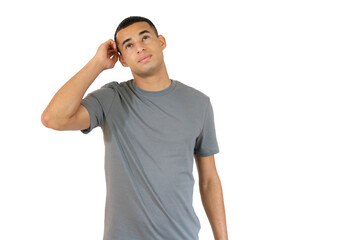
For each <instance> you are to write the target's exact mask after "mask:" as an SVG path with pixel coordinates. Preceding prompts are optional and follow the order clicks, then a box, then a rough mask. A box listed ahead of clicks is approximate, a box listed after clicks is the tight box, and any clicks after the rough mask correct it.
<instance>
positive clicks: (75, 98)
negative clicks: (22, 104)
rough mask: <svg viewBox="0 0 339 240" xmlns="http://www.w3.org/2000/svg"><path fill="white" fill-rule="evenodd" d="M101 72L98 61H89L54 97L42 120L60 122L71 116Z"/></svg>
mask: <svg viewBox="0 0 339 240" xmlns="http://www.w3.org/2000/svg"><path fill="white" fill-rule="evenodd" d="M101 71H102V67H101V65H100V63H99V61H96V60H95V59H94V58H93V59H91V60H90V61H89V62H88V63H87V64H86V65H85V66H84V67H83V68H82V69H81V70H80V71H79V72H78V73H77V74H75V75H74V76H73V77H72V78H71V79H70V80H69V81H67V82H66V83H65V84H64V85H63V86H62V87H61V88H60V90H59V91H58V92H57V93H56V94H55V95H54V97H53V98H52V100H51V102H50V103H49V104H48V106H47V108H46V109H45V111H44V112H43V116H44V118H47V119H46V120H47V121H49V122H51V121H56V122H57V121H59V122H60V121H62V120H64V119H68V118H70V117H71V116H73V114H75V113H76V111H77V110H78V109H79V107H80V103H81V100H82V98H83V96H84V94H85V93H86V91H87V89H88V88H89V86H90V85H91V84H92V83H93V81H94V80H95V79H96V78H97V76H98V75H99V74H100V73H101ZM52 124H53V123H52Z"/></svg>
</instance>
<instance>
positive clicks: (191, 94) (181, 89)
mask: <svg viewBox="0 0 339 240" xmlns="http://www.w3.org/2000/svg"><path fill="white" fill-rule="evenodd" d="M176 84H177V91H178V93H179V94H180V95H184V96H186V97H188V98H190V99H192V100H195V101H202V102H205V103H207V102H209V101H210V98H209V96H207V95H206V94H205V93H203V92H202V91H200V90H198V89H196V88H194V87H191V86H188V85H187V84H184V83H182V82H180V81H177V83H176Z"/></svg>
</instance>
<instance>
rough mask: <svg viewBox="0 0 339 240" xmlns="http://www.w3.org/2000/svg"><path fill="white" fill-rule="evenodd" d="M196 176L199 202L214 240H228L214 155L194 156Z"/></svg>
mask: <svg viewBox="0 0 339 240" xmlns="http://www.w3.org/2000/svg"><path fill="white" fill-rule="evenodd" d="M194 157H195V161H196V165H197V169H198V174H199V189H200V195H201V201H202V204H203V206H204V209H205V212H206V215H207V217H208V220H209V222H210V224H211V227H212V231H213V235H214V239H215V240H228V236H227V227H226V214H225V207H224V199H223V192H222V187H221V182H220V179H219V176H218V173H217V169H216V166H215V160H214V155H211V156H207V157H201V156H197V155H194Z"/></svg>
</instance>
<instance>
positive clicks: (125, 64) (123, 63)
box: [119, 53, 128, 67]
mask: <svg viewBox="0 0 339 240" xmlns="http://www.w3.org/2000/svg"><path fill="white" fill-rule="evenodd" d="M119 61H120V63H121V65H122V66H124V67H128V65H127V63H126V62H125V59H124V57H123V56H122V54H121V53H119Z"/></svg>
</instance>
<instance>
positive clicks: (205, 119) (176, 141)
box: [41, 17, 227, 240]
mask: <svg viewBox="0 0 339 240" xmlns="http://www.w3.org/2000/svg"><path fill="white" fill-rule="evenodd" d="M114 37H115V39H114V40H115V41H113V40H111V39H110V40H108V41H106V42H104V43H103V44H101V45H100V47H99V48H98V50H97V53H96V54H95V56H94V57H93V58H92V59H91V60H90V61H89V62H88V64H86V66H85V67H84V68H83V69H81V70H80V71H79V72H78V73H77V74H76V75H75V76H73V77H72V78H71V79H70V80H69V81H68V82H67V83H66V84H65V85H64V86H63V87H62V88H61V89H60V90H59V91H58V92H57V93H56V94H55V96H54V97H53V99H52V100H51V102H50V103H49V105H48V106H47V108H46V109H45V111H44V112H43V114H42V116H41V120H42V123H43V124H44V125H45V126H46V127H48V128H52V129H55V130H81V131H82V132H83V133H85V134H86V133H88V132H90V131H91V130H92V129H93V128H95V127H97V126H100V127H101V128H102V131H103V135H104V142H105V174H106V184H107V195H106V207H105V230H104V240H113V239H114V240H132V239H133V240H151V239H154V240H165V239H166V240H184V239H185V240H197V239H198V233H199V231H200V222H199V219H198V217H197V216H196V214H195V212H194V209H193V206H192V200H193V199H192V198H193V185H194V178H193V175H192V170H193V157H194V158H195V161H196V165H197V169H198V174H199V188H200V194H201V199H202V203H203V206H204V208H205V211H206V214H207V217H208V219H209V221H210V224H211V227H212V230H213V234H214V237H215V239H218V240H221V239H222V240H225V239H227V230H226V217H225V210H224V201H223V194H222V187H221V183H220V180H219V176H218V173H217V170H216V166H215V160H214V154H216V153H218V152H219V148H218V143H217V139H216V134H215V127H214V117H213V110H212V105H211V102H210V99H209V97H208V96H206V95H205V94H203V93H202V92H199V91H198V90H196V89H194V88H191V87H189V86H187V85H185V84H183V83H181V82H180V81H177V80H173V79H170V78H169V76H168V73H167V70H166V66H165V62H164V57H163V50H164V49H165V47H166V40H165V38H164V37H163V36H162V35H158V32H157V30H156V28H155V26H154V25H153V23H152V22H151V21H150V20H148V19H146V18H143V17H129V18H126V19H125V20H123V21H122V22H121V23H120V25H119V26H118V28H117V30H116V33H115V35H114ZM118 59H119V61H120V62H121V64H122V65H123V66H125V67H129V68H130V69H131V72H132V75H133V79H131V80H128V81H125V82H121V83H118V82H116V81H113V82H111V83H108V84H106V85H104V86H103V87H102V88H100V89H98V90H96V91H93V92H91V93H89V94H88V95H87V96H86V97H85V98H84V99H83V96H84V94H85V92H86V90H87V89H88V88H89V86H90V85H91V84H92V83H93V81H94V80H95V79H96V78H97V76H98V75H99V74H100V73H101V72H102V71H104V70H106V69H109V68H113V67H114V65H115V64H116V62H117V61H118Z"/></svg>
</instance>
